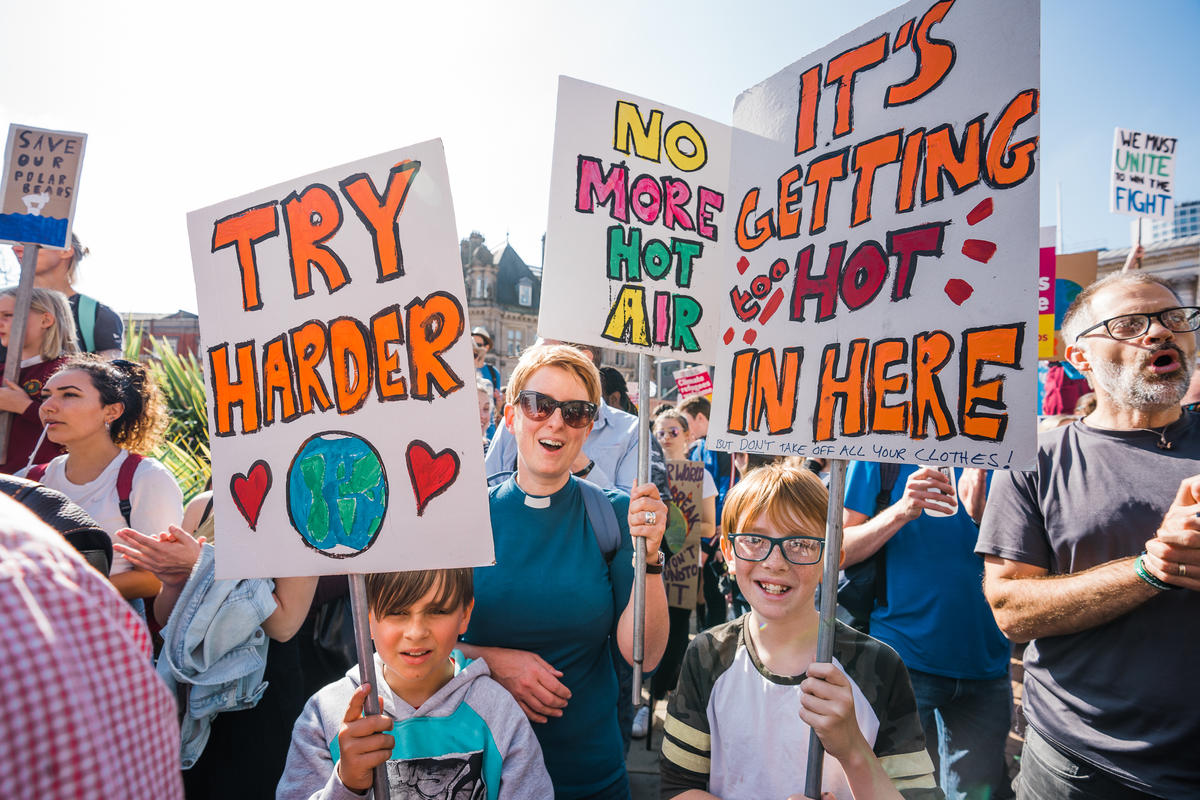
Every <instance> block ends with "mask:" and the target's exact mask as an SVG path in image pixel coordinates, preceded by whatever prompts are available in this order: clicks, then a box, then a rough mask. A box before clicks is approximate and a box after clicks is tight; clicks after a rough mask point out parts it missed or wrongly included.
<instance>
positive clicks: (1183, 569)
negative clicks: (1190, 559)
mask: <svg viewBox="0 0 1200 800" xmlns="http://www.w3.org/2000/svg"><path fill="white" fill-rule="evenodd" d="M1179 577H1181V578H1186V577H1187V565H1186V564H1180V565H1179Z"/></svg>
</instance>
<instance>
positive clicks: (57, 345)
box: [0, 286, 79, 361]
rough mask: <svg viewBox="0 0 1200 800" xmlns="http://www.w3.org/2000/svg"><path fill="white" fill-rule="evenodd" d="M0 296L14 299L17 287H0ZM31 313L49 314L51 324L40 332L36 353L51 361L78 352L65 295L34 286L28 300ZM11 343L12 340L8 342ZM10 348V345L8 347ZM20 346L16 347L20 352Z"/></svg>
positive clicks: (68, 304)
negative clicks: (40, 339) (40, 337)
mask: <svg viewBox="0 0 1200 800" xmlns="http://www.w3.org/2000/svg"><path fill="white" fill-rule="evenodd" d="M0 297H11V298H13V299H14V301H15V300H16V297H17V287H16V286H9V287H7V288H5V289H0ZM29 311H30V312H31V313H38V314H49V315H50V318H51V319H52V320H53V324H52V325H51V326H50V327H49V328H47V329H46V331H45V333H43V334H42V341H41V344H40V345H39V346H38V355H40V356H41V357H42V358H44V359H46V360H47V361H53V360H54V359H56V358H58V357H60V356H69V355H74V354H75V353H78V352H79V344H78V343H77V341H76V339H75V317H74V315H72V314H71V304H70V303H69V302H68V301H67V297H66V295H64V294H63V293H62V292H56V291H55V290H53V289H39V288H38V287H36V286H35V287H34V289H33V297H32V298H31V299H30V301H29ZM9 344H10V345H11V344H12V342H9ZM10 349H11V347H10ZM20 350H21V348H19V347H18V348H17V352H20Z"/></svg>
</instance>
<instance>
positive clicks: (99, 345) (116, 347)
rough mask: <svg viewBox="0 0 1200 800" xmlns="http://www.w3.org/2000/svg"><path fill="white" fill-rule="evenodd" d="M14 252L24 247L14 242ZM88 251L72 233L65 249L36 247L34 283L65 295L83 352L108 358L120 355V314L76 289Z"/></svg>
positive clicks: (20, 252) (122, 334)
mask: <svg viewBox="0 0 1200 800" xmlns="http://www.w3.org/2000/svg"><path fill="white" fill-rule="evenodd" d="M13 253H14V254H15V255H16V257H17V259H18V260H20V259H21V256H23V255H24V253H25V247H24V246H23V245H19V244H15V245H13ZM87 254H88V249H87V248H86V247H84V246H83V243H82V242H80V241H79V237H78V236H76V235H75V234H73V233H72V234H71V246H70V247H68V248H66V249H63V250H56V249H54V248H52V247H43V248H41V249H39V250H38V259H37V266H36V267H35V271H34V277H33V285H34V286H36V287H38V288H39V289H53V290H54V291H56V292H62V293H63V294H64V295H66V297H67V302H69V303H70V304H71V315H72V316H74V317H75V334H76V338H77V339H78V341H79V349H80V350H81V351H82V352H84V353H95V354H97V355H99V356H100V357H101V358H106V359H109V360H112V359H114V358H120V357H121V347H122V343H123V340H124V337H125V326H124V324H123V323H122V322H121V315H120V314H118V313H117V312H116V311H113V310H112V309H111V308H109V307H108V306H106V305H104V304H103V303H101V302H99V301H97V300H95V299H93V298H91V297H88V296H87V295H85V294H80V293H79V292H78V291H76V290H75V286H74V284H75V279H76V277H77V273H78V270H79V262H80V261H81V260H83V258H84V256H86V255H87ZM3 359H4V354H2V353H0V361H3Z"/></svg>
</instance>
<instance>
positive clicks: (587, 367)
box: [504, 344, 600, 406]
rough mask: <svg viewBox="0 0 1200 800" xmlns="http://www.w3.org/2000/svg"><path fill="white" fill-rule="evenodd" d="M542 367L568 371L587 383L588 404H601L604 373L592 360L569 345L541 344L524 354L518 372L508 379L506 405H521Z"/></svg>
mask: <svg viewBox="0 0 1200 800" xmlns="http://www.w3.org/2000/svg"><path fill="white" fill-rule="evenodd" d="M542 367H558V368H559V369H562V370H566V371H567V372H569V373H571V374H572V375H574V376H575V377H577V378H579V380H580V382H581V383H583V388H584V390H586V391H587V396H588V400H590V401H591V402H593V403H595V404H597V405H599V404H600V371H599V370H597V369H596V365H595V364H593V363H592V361H591V359H589V358H588V357H587V356H585V355H584V354H583V353H581V352H579V351H578V350H576V349H575V348H574V347H571V346H569V345H565V344H537V345H534V346H532V347H530V348H528V349H527V350H526V351H525V352H524V353H522V354H521V360H520V361H518V362H517V368H516V369H514V370H513V372H512V375H511V376H510V377H509V379H508V389H507V390H506V391H505V394H504V402H506V403H508V404H509V405H510V406H512V405H516V404H517V396H518V395H519V394H521V391H522V390H523V389H524V388H525V384H527V383H529V379H530V378H532V377H533V373H535V372H537V371H538V370H539V369H541V368H542Z"/></svg>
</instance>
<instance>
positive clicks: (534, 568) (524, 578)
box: [463, 477, 633, 800]
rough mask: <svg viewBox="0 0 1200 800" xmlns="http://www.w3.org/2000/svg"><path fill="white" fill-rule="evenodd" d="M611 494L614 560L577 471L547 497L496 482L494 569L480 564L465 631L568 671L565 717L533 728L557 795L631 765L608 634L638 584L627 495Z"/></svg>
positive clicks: (582, 789) (576, 793)
mask: <svg viewBox="0 0 1200 800" xmlns="http://www.w3.org/2000/svg"><path fill="white" fill-rule="evenodd" d="M606 494H608V495H609V498H610V499H611V500H612V503H613V510H614V511H616V514H617V521H618V523H619V526H620V529H621V545H620V548H619V549H618V550H617V552H616V554H615V555H614V556H613V558H612V561H611V562H609V563H606V561H605V558H604V555H603V554H602V553H601V552H600V545H599V544H598V543H597V541H596V535H595V534H594V533H593V532H592V529H591V527H590V526H589V525H588V523H587V516H586V514H585V512H584V506H583V495H582V493H581V491H580V489H579V485H578V481H577V480H576V479H575V478H574V477H572V478H570V479H568V481H567V485H566V486H564V487H563V488H562V489H560V490H559V491H557V492H555V493H554V494H552V495H550V496H549V497H546V498H535V497H532V496H527V495H526V494H525V493H524V492H523V491H521V489H520V488H519V487H518V486H517V484H516V481H515V480H513V479H512V478H510V479H508V480H507V481H505V482H504V483H503V484H501V485H499V486H497V487H494V488H493V489H492V492H491V517H492V535H493V537H494V539H495V546H496V566H494V567H479V568H477V569H476V570H475V612H474V614H473V615H472V617H471V626H470V628H468V629H467V633H466V635H465V636H464V637H463V639H464V640H465V641H467V642H469V643H471V644H474V645H479V646H493V647H510V648H515V649H518V650H530V651H532V652H534V653H537V654H538V655H540V656H541V657H542V658H544V659H545V660H546V662H547V663H549V664H550V665H551V666H553V667H554V668H555V669H557V670H559V671H560V672H562V673H563V677H562V678H561V680H562V682H563V684H564V685H565V686H566V687H567V688H568V689H570V690H571V699H570V700H569V701H567V707H566V708H565V709H563V715H562V716H561V717H552V718H551V719H550V720H549V721H548V722H545V723H541V724H539V723H534V725H533V730H534V733H535V734H536V735H537V738H538V741H539V742H540V743H541V745H542V752H543V754H544V755H545V759H546V769H547V770H548V771H549V773H550V778H551V780H552V781H553V783H554V790H555V796H556V797H557V798H559V800H569V799H570V798H577V797H586V796H588V795H591V794H594V793H596V792H598V791H599V790H601V789H604V788H605V787H607V786H609V785H610V784H612V783H613V782H614V781H616V780H618V779H620V778H621V777H622V776H623V775H624V772H625V747H624V743H623V741H622V737H621V731H620V728H619V727H618V725H617V677H616V673H615V671H614V670H613V665H612V658H611V656H610V655H609V650H608V637H609V635H610V634H613V633H614V632H615V631H616V623H617V619H618V618H619V617H620V614H621V612H622V611H623V610H624V608H625V604H626V603H627V602H628V600H629V592H630V589H631V587H632V586H633V544H632V541H631V539H630V536H629V527H628V519H627V518H628V515H629V496H628V495H627V494H624V493H623V492H616V491H608V492H606ZM535 506H544V507H540V508H539V507H535Z"/></svg>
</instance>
